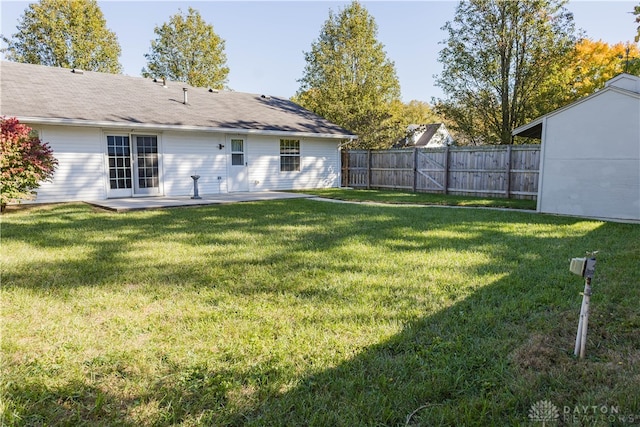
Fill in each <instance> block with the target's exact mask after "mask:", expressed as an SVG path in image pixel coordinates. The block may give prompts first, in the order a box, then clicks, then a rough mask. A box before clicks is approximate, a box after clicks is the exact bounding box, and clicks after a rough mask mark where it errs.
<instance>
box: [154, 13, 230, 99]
mask: <svg viewBox="0 0 640 427" xmlns="http://www.w3.org/2000/svg"><path fill="white" fill-rule="evenodd" d="M154 32H155V34H156V35H157V36H158V37H157V38H156V39H155V40H152V41H151V49H150V52H149V53H148V54H145V58H146V59H147V66H146V67H145V68H143V70H142V75H143V76H144V77H154V78H165V77H166V78H167V79H169V80H173V81H179V82H185V83H188V84H190V85H192V86H196V87H209V88H212V89H223V88H224V86H225V84H226V83H227V76H228V75H229V67H227V66H226V61H227V57H226V55H225V53H224V45H225V42H224V40H223V39H222V38H220V36H218V35H217V34H216V33H215V31H214V30H213V26H212V25H209V24H207V23H206V22H205V21H204V20H203V19H202V16H200V13H199V12H198V11H197V10H195V9H193V8H191V7H190V8H189V13H188V14H187V15H184V14H183V13H182V11H179V12H178V13H177V14H175V15H173V16H171V18H170V19H169V22H168V23H164V24H162V25H161V26H159V27H156V28H155V30H154Z"/></svg>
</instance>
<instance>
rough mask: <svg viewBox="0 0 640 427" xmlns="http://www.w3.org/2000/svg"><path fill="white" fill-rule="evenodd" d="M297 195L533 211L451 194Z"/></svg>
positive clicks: (526, 204)
mask: <svg viewBox="0 0 640 427" xmlns="http://www.w3.org/2000/svg"><path fill="white" fill-rule="evenodd" d="M300 192H301V193H305V194H313V195H316V196H319V197H326V198H330V199H338V200H346V201H354V202H376V203H389V204H415V205H440V206H464V207H487V208H489V207H492V208H509V209H529V210H535V209H536V201H535V200H525V199H505V198H482V197H469V196H455V195H451V194H435V193H434V194H432V193H413V192H410V191H398V190H362V189H357V190H353V189H348V188H323V189H315V190H301V191H300Z"/></svg>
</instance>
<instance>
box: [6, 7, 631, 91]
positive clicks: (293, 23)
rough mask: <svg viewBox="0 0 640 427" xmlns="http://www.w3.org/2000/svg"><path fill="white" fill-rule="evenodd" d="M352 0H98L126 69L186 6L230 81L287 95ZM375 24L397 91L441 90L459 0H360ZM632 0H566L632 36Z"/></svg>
mask: <svg viewBox="0 0 640 427" xmlns="http://www.w3.org/2000/svg"><path fill="white" fill-rule="evenodd" d="M29 3H30V2H24V1H6V0H2V2H1V11H2V21H1V22H2V27H1V28H0V32H1V33H2V34H3V35H5V36H10V35H12V34H14V33H15V32H16V25H17V23H18V19H19V18H20V17H21V16H22V15H23V14H24V10H25V9H26V8H27V7H28V4H29ZM349 3H350V1H322V2H319V1H282V2H273V1H253V2H246V1H203V0H201V1H181V2H174V1H98V5H99V6H100V8H101V10H102V12H103V14H104V16H105V19H106V21H107V27H108V28H109V29H110V30H112V31H114V32H115V33H116V35H117V37H118V41H119V43H120V46H121V48H122V55H121V57H120V63H121V64H122V65H123V67H124V73H125V74H128V75H131V76H139V75H140V71H141V69H142V67H144V66H145V64H146V62H145V58H144V54H145V53H148V52H149V47H150V45H151V40H152V39H155V34H154V32H153V30H154V28H155V27H156V26H160V25H162V24H163V23H165V22H167V21H168V20H169V17H170V16H171V15H174V14H176V13H177V12H178V10H179V9H182V11H183V12H185V13H186V12H187V9H188V8H189V6H191V7H193V8H194V9H196V10H198V11H199V12H200V14H201V15H202V17H203V19H204V20H205V21H206V22H207V23H209V24H211V25H213V28H214V31H215V32H216V33H217V34H218V35H219V36H220V37H222V38H223V39H224V40H225V43H226V44H225V53H226V55H227V65H228V66H229V68H230V73H229V83H228V85H229V87H230V88H231V89H233V90H236V91H239V92H250V93H259V94H268V95H273V96H282V97H286V98H288V97H290V96H292V95H293V94H295V92H296V91H297V89H298V88H299V86H300V84H299V83H298V81H297V80H298V79H300V78H301V77H302V74H303V70H304V65H305V62H304V52H307V51H309V50H310V49H311V44H312V43H313V42H314V41H316V40H317V39H318V36H319V35H320V31H321V29H322V27H323V25H324V23H325V21H326V20H327V18H328V16H329V10H333V11H334V12H336V13H338V12H339V11H340V10H342V9H343V8H344V7H345V6H347V5H348V4H349ZM361 3H362V4H363V5H364V6H365V7H366V8H367V10H368V11H369V13H370V14H371V15H372V16H373V17H374V19H375V22H376V24H377V25H378V41H380V42H381V43H382V44H383V45H384V47H385V51H386V53H387V57H388V58H389V59H390V60H391V61H393V62H394V63H395V66H396V72H397V75H398V78H399V80H400V86H401V90H402V99H403V101H405V102H409V101H410V100H412V99H416V100H420V101H425V102H430V101H431V99H432V97H434V96H435V97H441V96H442V92H441V91H440V89H439V88H438V87H436V86H434V78H433V76H434V74H439V73H440V72H441V66H440V63H439V62H438V52H439V50H440V49H441V48H442V46H441V45H440V44H439V43H440V42H441V41H442V40H444V38H445V37H446V34H445V33H444V31H442V30H441V27H442V26H443V25H444V23H445V22H447V21H450V20H452V19H453V16H454V11H455V8H456V5H457V4H458V2H457V1H453V0H451V1H361ZM637 4H639V3H638V1H586V0H571V1H570V3H569V5H568V9H569V10H570V11H571V12H573V14H574V20H575V23H576V27H578V28H581V29H583V30H584V31H585V32H586V35H587V36H588V37H589V38H592V39H595V40H603V41H605V42H607V43H611V44H613V43H618V42H627V41H631V42H633V37H634V35H635V32H636V27H637V24H635V23H634V17H633V15H632V14H631V13H630V12H631V11H632V10H633V7H634V5H637Z"/></svg>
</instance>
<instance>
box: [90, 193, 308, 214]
mask: <svg viewBox="0 0 640 427" xmlns="http://www.w3.org/2000/svg"><path fill="white" fill-rule="evenodd" d="M310 197H314V196H311V195H309V194H301V193H287V192H281V191H263V192H257V193H249V192H246V193H245V192H243V193H223V194H210V195H203V196H201V198H200V199H192V198H190V197H189V196H183V197H162V196H158V197H129V198H123V199H106V200H98V201H90V200H87V201H85V203H88V204H90V205H92V206H97V207H99V208H102V209H107V210H110V211H115V212H127V211H136V210H144V209H163V208H177V207H186V206H204V205H217V204H223V203H240V202H256V201H264V200H280V199H301V198H310Z"/></svg>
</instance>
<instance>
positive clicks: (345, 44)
mask: <svg viewBox="0 0 640 427" xmlns="http://www.w3.org/2000/svg"><path fill="white" fill-rule="evenodd" d="M377 32H378V27H377V25H376V23H375V21H374V19H373V17H372V16H371V15H370V14H369V12H368V11H367V10H366V9H365V8H364V7H363V6H362V5H361V4H360V3H358V2H357V1H354V2H352V3H351V4H350V5H349V6H347V7H346V8H344V9H343V10H342V11H340V13H338V14H334V13H333V11H331V10H330V11H329V19H327V21H326V22H325V24H324V27H323V28H322V30H321V32H320V37H319V38H318V40H317V41H315V42H313V44H312V45H311V51H309V52H305V60H306V66H305V69H304V75H303V77H302V78H301V79H299V80H298V81H299V82H300V84H301V85H300V89H299V90H298V92H297V93H296V95H295V96H294V97H293V100H294V101H295V102H297V103H299V104H300V105H302V106H303V107H305V108H307V109H309V110H311V111H313V112H315V113H316V114H319V115H321V116H323V117H325V118H327V119H328V120H330V121H332V122H334V123H336V124H338V125H340V126H342V127H344V128H346V129H348V130H350V131H351V132H354V133H356V134H358V136H359V140H358V142H357V145H358V146H360V147H363V148H375V147H380V146H389V145H390V144H391V142H392V140H393V138H394V137H395V136H396V135H397V134H398V132H399V129H400V128H399V123H397V121H396V120H393V116H394V112H393V104H394V102H397V101H399V99H400V83H399V82H398V78H397V76H396V71H395V65H394V63H393V62H392V61H390V60H389V59H388V58H387V55H386V53H385V51H384V46H383V45H382V44H381V43H380V42H379V41H378V40H377V39H376V37H377ZM400 131H401V129H400Z"/></svg>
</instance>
